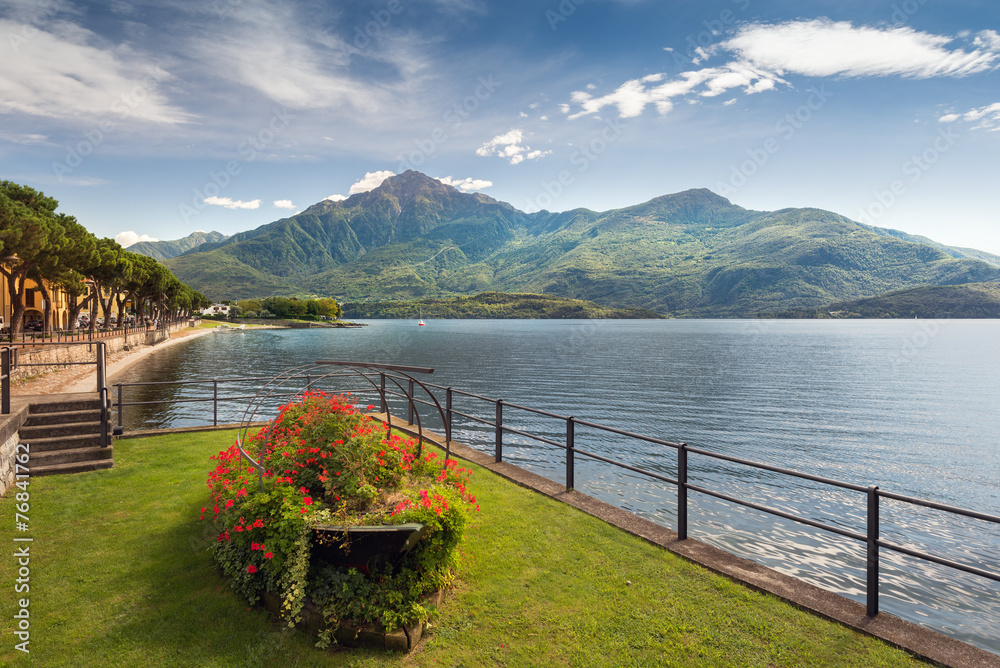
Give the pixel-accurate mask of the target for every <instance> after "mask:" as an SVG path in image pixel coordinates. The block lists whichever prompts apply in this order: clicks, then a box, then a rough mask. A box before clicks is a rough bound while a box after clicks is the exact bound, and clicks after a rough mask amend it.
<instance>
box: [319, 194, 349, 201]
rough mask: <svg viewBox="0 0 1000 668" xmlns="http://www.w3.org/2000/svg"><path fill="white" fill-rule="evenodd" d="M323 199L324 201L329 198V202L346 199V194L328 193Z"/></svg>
mask: <svg viewBox="0 0 1000 668" xmlns="http://www.w3.org/2000/svg"><path fill="white" fill-rule="evenodd" d="M323 199H324V201H325V200H329V201H331V202H343V201H344V200H345V199H347V195H330V196H329V197H324V198H323Z"/></svg>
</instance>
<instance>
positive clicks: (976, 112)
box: [938, 102, 1000, 132]
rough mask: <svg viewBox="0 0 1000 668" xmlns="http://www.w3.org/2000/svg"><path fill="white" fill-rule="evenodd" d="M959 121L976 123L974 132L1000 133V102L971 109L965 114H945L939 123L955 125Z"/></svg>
mask: <svg viewBox="0 0 1000 668" xmlns="http://www.w3.org/2000/svg"><path fill="white" fill-rule="evenodd" d="M959 120H962V121H966V122H967V123H975V125H973V126H972V129H973V130H986V131H987V132H998V131H1000V102H994V103H993V104H988V105H986V106H985V107H979V108H978V109H970V110H969V111H967V112H965V113H964V114H945V115H944V116H942V117H941V118H939V119H938V122H940V123H954V122H955V121H959Z"/></svg>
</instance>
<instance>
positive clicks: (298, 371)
mask: <svg viewBox="0 0 1000 668" xmlns="http://www.w3.org/2000/svg"><path fill="white" fill-rule="evenodd" d="M330 366H335V367H339V368H338V369H337V370H335V371H328V372H326V373H320V374H318V375H316V377H315V378H314V377H313V376H312V373H311V372H314V371H317V370H318V369H326V368H328V367H330ZM387 371H388V372H392V373H396V374H399V375H400V376H402V377H403V378H404V379H406V380H408V381H409V382H410V383H415V384H416V385H418V386H419V387H420V388H421V389H422V390H423V391H424V392H425V393H427V396H429V397H430V399H431V400H432V401H433V402H434V406H435V407H436V408H437V410H438V415H439V416H440V417H441V420H442V422H443V424H445V426H446V431H450V430H449V429H447V426H448V418H447V415H446V412H445V411H444V409H443V408H442V407H441V404H440V402H438V400H437V397H435V396H434V393H433V392H431V390H430V388H429V387H428V386H427V385H426V384H424V383H423V382H421V381H420V380H418V379H417V378H415V377H414V376H413V375H411V372H412V373H428V374H429V373H434V369H431V368H428V367H416V366H405V365H394V364H376V363H365V362H345V361H316V362H314V363H313V364H303V365H300V366H297V367H294V368H292V369H289V370H287V371H285V372H284V373H283V374H280V375H278V376H275V377H274V378H272V379H271V380H269V381H268V382H267V383H265V384H264V385H263V386H262V387H261V388H260V389H259V390H258V391H257V394H256V395H254V397H253V398H252V399H251V400H250V402H249V403H248V404H247V407H246V408H245V409H244V411H243V417H242V419H241V420H240V428H239V431H238V432H237V435H236V447H237V449H239V451H240V455H241V456H242V457H243V458H244V459H245V460H247V461H248V462H249V463H250V464H251V465H252V466H253V467H254V469H256V470H257V478H258V483H259V485H260V489H261V491H263V489H264V473H265V472H266V469H265V468H264V466H263V464H262V463H261V462H260V461H258V459H260V457H261V455H262V454H263V452H264V450H265V449H266V448H267V446H268V443H269V441H270V438H271V435H272V434H273V429H269V430H268V440H267V441H265V442H264V444H263V445H262V446H261V451H260V453H258V455H257V458H256V459H255V458H254V456H253V455H251V454H250V453H249V452H248V451H247V448H246V447H244V446H245V444H246V436H247V432H248V431H249V429H250V425H251V424H252V422H253V419H254V417H255V416H256V415H257V413H258V412H259V411H260V410H261V409H262V408H263V407H264V403H265V402H266V401H267V400H268V399H269V398H271V397H272V396H275V395H276V394H279V390H281V389H283V388H285V386H286V384H287V383H290V382H292V381H293V380H297V379H300V378H301V377H302V376H305V377H306V379H307V381H306V384H305V387H304V388H303V389H302V393H303V394H304V393H305V392H308V391H309V390H310V389H311V388H312V387H314V386H318V385H319V384H321V383H322V381H324V380H327V379H330V378H335V377H338V376H345V375H355V376H360V377H362V378H364V379H365V380H366V381H367V382H368V383H369V384H370V385H371V386H372V387H373V388H374V390H375V391H376V392H378V394H379V397H380V398H381V403H382V406H384V407H385V416H386V417H385V419H386V425H387V426H388V427H389V428H390V429H391V428H392V410H391V408H390V406H389V402H388V400H387V393H386V391H385V389H384V380H383V382H382V383H376V382H375V381H374V380H372V377H371V376H370V374H375V373H377V374H378V377H379V378H380V379H388V380H390V381H392V383H393V384H394V385H395V386H396V387H397V388H398V389H399V393H397V396H398V395H399V394H401V395H402V396H404V397H406V400H407V403H408V407H409V412H410V414H411V415H413V416H414V417H415V418H416V427H417V438H418V445H417V456H418V457H419V456H420V454H421V452H422V448H423V442H424V440H425V439H424V434H423V426H422V421H421V418H420V411H418V410H417V408H416V402H415V401H414V395H413V393H412V392H407V391H406V390H405V389H404V388H403V386H402V385H401V384H400V382H399V381H398V380H397V379H396V377H394V376H393V375H391V373H386V372H387ZM277 419H278V418H277V417H275V418H273V419H272V420H271V421H270V426H272V427H273V425H274V424H275V422H276V421H277ZM404 424H405V423H404ZM448 445H450V444H446V452H445V465H447V460H448V456H449V454H448V449H449V448H448V447H447V446H448Z"/></svg>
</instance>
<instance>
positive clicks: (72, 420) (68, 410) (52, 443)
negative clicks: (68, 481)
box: [18, 397, 114, 476]
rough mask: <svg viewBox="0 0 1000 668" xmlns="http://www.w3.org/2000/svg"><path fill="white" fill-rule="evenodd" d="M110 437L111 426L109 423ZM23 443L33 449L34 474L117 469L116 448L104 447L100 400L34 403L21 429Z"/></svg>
mask: <svg viewBox="0 0 1000 668" xmlns="http://www.w3.org/2000/svg"><path fill="white" fill-rule="evenodd" d="M107 430H108V431H107V433H108V434H111V423H110V421H109V422H108V424H107ZM18 437H19V439H20V441H21V442H22V443H27V444H29V445H30V446H31V459H30V462H31V465H30V466H31V475H32V476H44V475H57V474H62V473H81V472H84V471H96V470H100V469H108V468H111V467H112V466H114V448H113V447H112V446H111V445H108V446H107V447H101V402H100V399H96V398H95V399H80V398H74V399H65V400H59V399H58V398H56V397H50V398H48V399H47V400H45V401H38V402H32V403H31V404H29V406H28V418H27V420H25V422H24V424H23V425H22V426H21V427H20V428H19V429H18Z"/></svg>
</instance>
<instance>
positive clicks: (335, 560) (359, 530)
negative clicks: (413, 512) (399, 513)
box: [312, 522, 427, 575]
mask: <svg viewBox="0 0 1000 668" xmlns="http://www.w3.org/2000/svg"><path fill="white" fill-rule="evenodd" d="M426 532H427V527H425V526H424V525H423V524H417V523H415V522H411V523H408V524H394V525H388V526H352V527H344V526H334V525H330V524H320V525H318V526H317V527H316V529H315V534H314V536H313V546H312V555H313V558H316V559H321V560H323V561H325V562H327V563H329V564H332V565H334V566H350V567H353V568H357V569H358V570H360V571H361V572H362V573H364V574H366V575H367V574H368V573H369V570H370V569H371V568H373V567H375V566H376V565H379V564H384V563H388V564H391V565H395V564H396V563H398V562H399V560H400V559H402V558H403V556H404V555H405V554H406V553H407V552H409V551H410V550H411V549H413V546H414V545H416V544H417V541H419V540H420V539H421V538H423V536H424V534H425V533H426Z"/></svg>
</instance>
